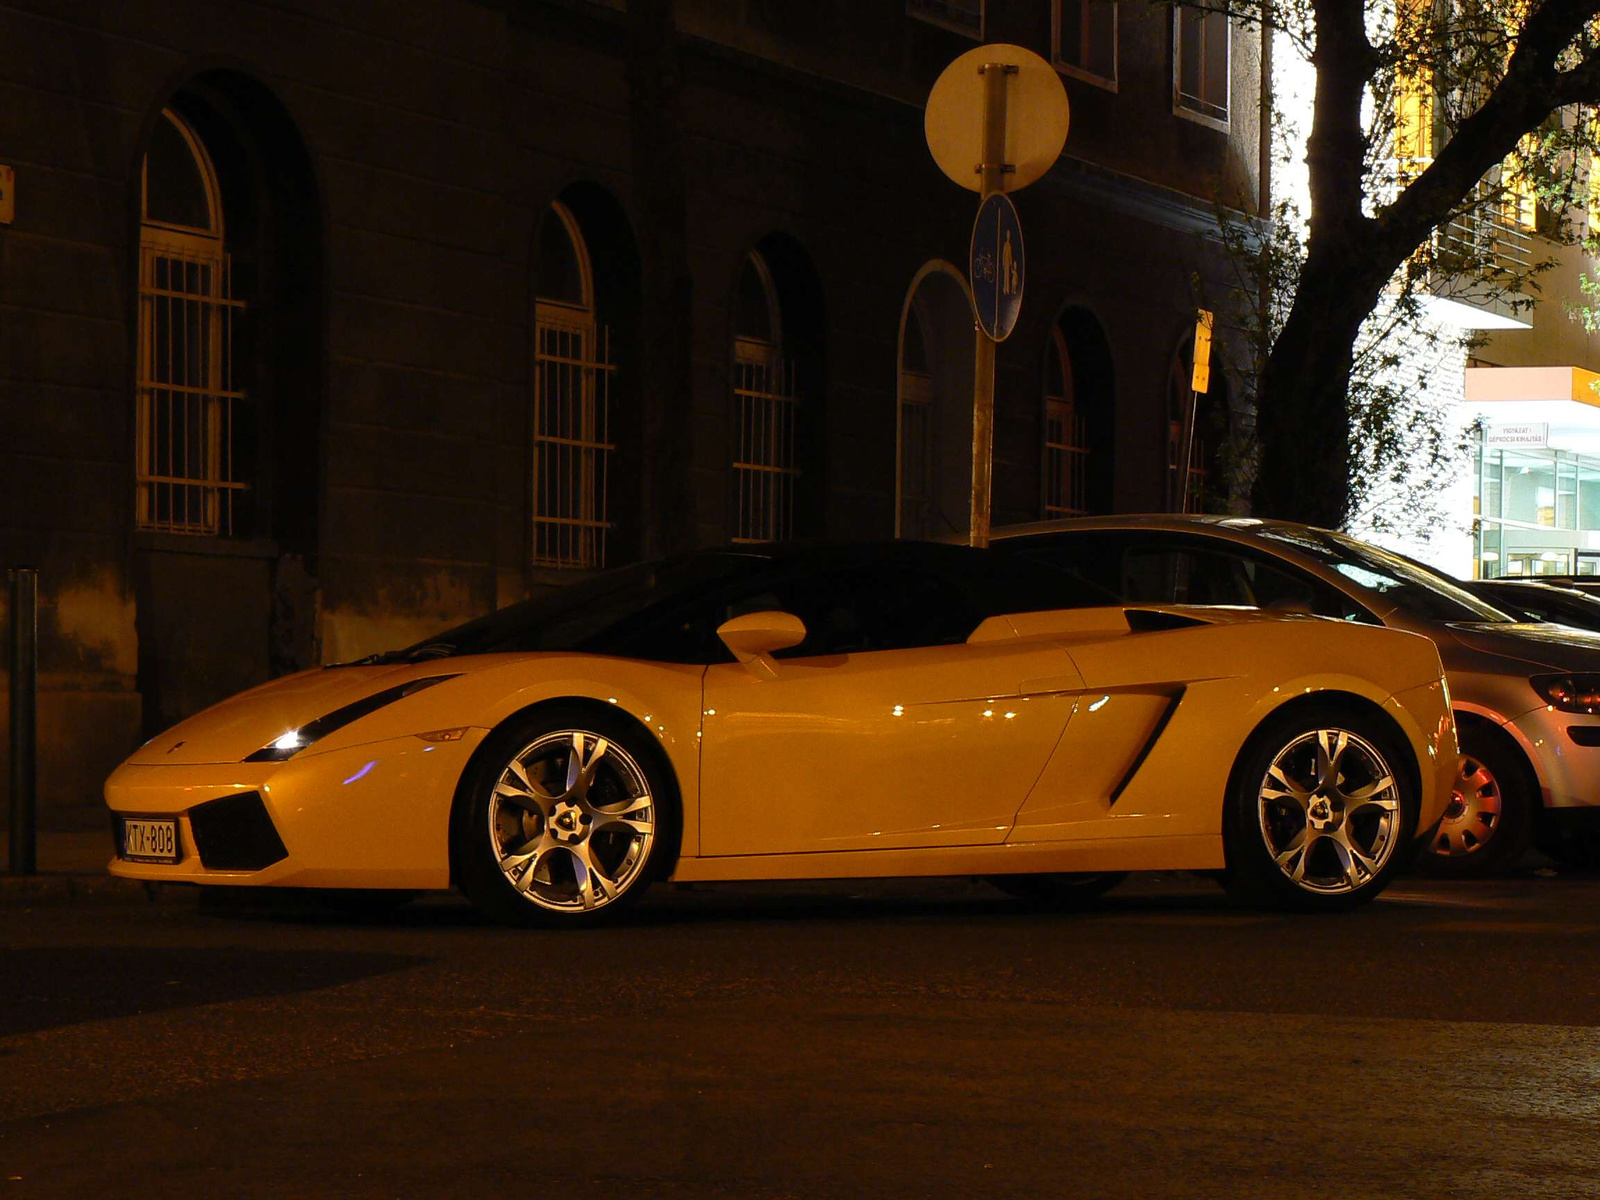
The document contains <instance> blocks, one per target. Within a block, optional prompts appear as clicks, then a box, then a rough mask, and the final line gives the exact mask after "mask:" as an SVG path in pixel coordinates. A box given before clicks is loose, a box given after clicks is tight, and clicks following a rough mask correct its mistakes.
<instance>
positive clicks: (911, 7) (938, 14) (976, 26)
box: [906, 0, 983, 41]
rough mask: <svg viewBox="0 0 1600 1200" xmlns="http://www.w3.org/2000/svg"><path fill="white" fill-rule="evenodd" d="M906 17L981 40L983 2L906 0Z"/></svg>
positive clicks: (979, 0)
mask: <svg viewBox="0 0 1600 1200" xmlns="http://www.w3.org/2000/svg"><path fill="white" fill-rule="evenodd" d="M906 15H907V16H912V17H916V18H917V19H918V20H921V21H931V22H932V23H933V24H935V25H942V26H944V27H945V28H946V29H953V30H955V31H956V32H957V33H964V34H966V35H967V36H968V37H970V38H976V39H977V40H978V41H982V40H983V0H906Z"/></svg>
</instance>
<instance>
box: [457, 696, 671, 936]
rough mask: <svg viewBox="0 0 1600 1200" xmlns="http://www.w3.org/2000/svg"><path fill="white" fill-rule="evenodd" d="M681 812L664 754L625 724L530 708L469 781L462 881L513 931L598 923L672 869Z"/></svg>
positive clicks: (493, 743)
mask: <svg viewBox="0 0 1600 1200" xmlns="http://www.w3.org/2000/svg"><path fill="white" fill-rule="evenodd" d="M574 755H576V756H577V764H576V765H574V763H573V756H574ZM679 812H680V809H679V804H678V790H677V786H676V784H675V783H674V781H673V777H672V771H671V769H670V768H669V766H668V765H667V761H666V756H665V755H664V754H663V753H662V751H661V750H660V748H659V747H658V746H657V745H656V744H655V742H654V740H653V739H651V738H650V737H648V736H647V735H646V734H644V733H642V732H641V731H640V729H639V727H638V726H636V725H634V724H633V723H632V722H631V721H629V720H627V718H625V717H623V716H621V715H620V714H617V713H612V712H606V711H604V710H599V709H594V708H590V707H588V706H586V705H573V706H560V707H551V708H546V709H539V710H535V711H534V712H532V713H530V714H528V715H526V716H522V717H518V718H514V719H513V720H511V721H509V722H507V723H506V724H505V725H503V726H501V727H500V728H499V729H497V730H496V731H495V732H494V733H493V734H492V735H490V737H489V739H488V740H487V741H486V742H485V743H484V746H483V749H482V751H481V752H480V753H479V754H478V755H477V756H476V758H475V759H474V761H473V765H472V767H471V768H470V769H469V771H468V773H467V775H466V777H464V778H463V780H462V785H461V788H460V790H459V791H458V793H457V796H456V806H455V812H454V813H453V816H452V823H451V824H452V833H451V857H452V861H453V863H454V865H455V872H456V882H457V884H458V885H459V886H460V888H461V891H462V893H463V894H465V895H466V897H467V899H469V900H471V901H472V903H473V904H475V905H477V907H478V908H479V909H481V910H482V911H483V912H484V913H486V914H488V915H489V916H490V917H493V918H494V919H495V920H498V921H503V922H506V923H507V924H513V925H549V926H580V925H593V924H599V923H601V922H604V921H607V920H610V919H612V918H614V917H616V916H618V915H620V914H621V913H622V912H623V911H625V910H626V909H627V908H628V907H629V906H630V905H632V904H634V903H636V902H637V901H638V899H639V897H640V896H641V895H642V894H643V893H644V891H645V890H646V889H647V888H648V887H649V885H650V882H651V880H652V879H654V878H656V877H658V876H659V875H664V874H665V872H666V870H667V869H669V868H670V864H671V859H672V856H673V854H674V853H675V852H676V849H677V836H678V828H679V826H678V820H679V815H678V814H679Z"/></svg>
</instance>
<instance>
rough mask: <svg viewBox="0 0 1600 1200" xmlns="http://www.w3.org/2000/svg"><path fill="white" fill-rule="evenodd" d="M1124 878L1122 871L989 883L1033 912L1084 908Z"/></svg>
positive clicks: (1000, 878)
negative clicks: (1022, 902) (1027, 906)
mask: <svg viewBox="0 0 1600 1200" xmlns="http://www.w3.org/2000/svg"><path fill="white" fill-rule="evenodd" d="M1127 877H1128V873H1127V872H1126V871H1107V872H1103V873H1099V874H1093V873H1088V872H1085V873H1075V874H1058V875H991V876H989V883H990V884H991V885H992V886H994V887H997V888H999V889H1000V890H1001V891H1002V892H1004V893H1005V894H1006V895H1008V896H1015V897H1016V898H1017V899H1018V900H1021V901H1024V902H1025V903H1027V904H1030V905H1032V906H1033V907H1035V908H1048V909H1074V908H1087V907H1088V906H1089V905H1092V904H1093V903H1094V902H1095V901H1096V900H1098V899H1100V897H1101V896H1104V895H1105V894H1106V893H1107V892H1109V891H1110V890H1111V889H1112V888H1114V887H1116V886H1117V884H1119V883H1121V882H1122V881H1123V880H1124V879H1126V878H1127Z"/></svg>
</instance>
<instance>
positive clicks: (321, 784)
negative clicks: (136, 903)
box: [105, 729, 489, 888]
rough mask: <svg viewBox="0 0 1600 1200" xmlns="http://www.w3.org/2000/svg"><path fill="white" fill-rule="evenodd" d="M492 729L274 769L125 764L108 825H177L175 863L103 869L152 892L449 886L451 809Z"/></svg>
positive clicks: (349, 751) (112, 782)
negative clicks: (126, 820) (160, 820)
mask: <svg viewBox="0 0 1600 1200" xmlns="http://www.w3.org/2000/svg"><path fill="white" fill-rule="evenodd" d="M488 732H489V731H488V730H486V729H469V730H467V732H466V733H465V734H464V735H463V736H462V737H461V739H460V740H458V741H454V742H424V741H422V740H421V739H419V738H416V737H400V738H390V739H387V740H384V741H380V742H370V743H368V744H366V745H362V746H350V747H346V748H344V749H341V750H330V751H327V752H325V753H322V754H315V753H312V754H304V755H296V756H295V757H294V758H291V759H288V760H287V761H285V762H280V763H211V764H199V765H192V766H191V765H185V766H163V765H134V764H129V763H124V764H123V765H122V766H120V767H118V768H117V769H116V771H114V772H113V773H112V775H111V778H109V779H108V780H106V787H105V798H106V805H107V807H109V808H110V810H111V814H112V820H113V823H114V827H117V828H120V825H121V820H120V818H122V817H125V816H128V817H141V816H142V817H176V818H177V823H178V861H177V862H176V863H148V862H130V861H128V860H127V859H125V858H122V857H120V852H119V857H117V858H114V859H112V860H111V863H110V865H109V868H108V869H109V870H110V872H111V873H112V874H113V875H120V876H123V877H124V878H128V879H144V880H150V881H153V882H160V883H206V884H221V885H230V884H231V885H249V886H283V887H350V888H444V887H448V886H449V885H450V807H451V804H452V802H453V800H454V797H455V791H456V784H457V782H458V781H459V780H460V778H461V773H462V771H463V770H465V769H466V765H467V762H468V760H469V759H470V758H471V757H472V754H473V751H475V750H476V749H477V748H478V746H479V744H480V743H481V742H482V741H483V739H484V737H485V736H487V734H488ZM252 795H253V796H256V797H259V804H256V803H255V802H254V801H253V800H250V799H249V797H250V796H252ZM218 802H224V803H218ZM197 810H199V811H198V812H197ZM256 810H259V811H260V812H261V813H262V814H264V816H265V818H266V820H267V821H268V822H269V823H270V828H269V829H263V828H261V827H260V821H259V818H258V816H257V815H256ZM220 817H225V818H226V820H222V819H219V818H220ZM197 820H198V822H199V834H200V836H199V838H198V840H197V838H196V822H197ZM273 835H275V836H276V837H277V838H278V839H280V840H281V845H282V851H283V853H282V855H281V857H275V856H274V855H273V853H272V852H271V851H272V847H271V842H270V836H273ZM219 847H222V849H221V850H219ZM202 850H204V851H205V853H202ZM269 859H270V860H271V861H267V860H269ZM264 861H265V862H266V863H267V865H265V866H260V867H256V866H254V865H253V864H254V863H257V862H264ZM208 863H209V864H210V865H208ZM218 864H226V865H218ZM245 864H251V865H245Z"/></svg>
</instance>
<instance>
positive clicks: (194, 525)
mask: <svg viewBox="0 0 1600 1200" xmlns="http://www.w3.org/2000/svg"><path fill="white" fill-rule="evenodd" d="M139 194H140V220H139V316H138V322H139V330H138V336H139V347H138V397H137V416H136V426H137V438H138V448H137V454H138V468H137V501H136V523H137V527H138V528H139V529H141V530H148V531H153V532H160V533H182V534H195V535H200V536H218V535H222V536H226V535H229V534H232V533H233V532H234V507H235V506H234V499H235V496H236V495H237V494H238V493H239V492H242V491H244V490H246V489H247V488H248V486H249V485H248V484H247V483H246V482H245V481H244V480H242V479H240V478H239V477H238V476H237V475H236V473H235V454H234V449H235V447H234V416H235V406H236V405H237V404H238V403H240V402H241V401H242V400H243V399H244V394H243V393H242V392H240V391H236V390H234V386H233V348H234V318H235V316H236V315H237V313H238V311H239V310H240V309H241V308H243V304H242V303H241V302H240V301H238V300H236V299H234V298H233V293H232V278H231V272H230V270H229V260H228V253H227V251H226V249H225V248H224V246H225V243H224V240H223V237H224V231H223V213H222V204H221V200H220V193H219V190H218V187H217V175H216V170H215V168H214V167H213V166H212V164H211V158H210V156H209V155H208V154H207V153H206V150H205V147H204V146H203V145H202V144H201V142H200V139H199V137H198V136H197V135H196V134H195V132H194V130H193V129H191V128H190V127H189V125H188V123H187V122H185V121H184V120H183V118H182V117H180V116H178V115H177V114H176V113H175V112H172V111H171V110H164V111H163V112H162V114H161V117H160V119H159V120H157V121H156V127H155V131H154V133H152V134H151V138H150V148H149V150H148V151H147V152H146V154H145V156H144V161H143V162H142V163H141V164H140V181H139Z"/></svg>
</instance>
